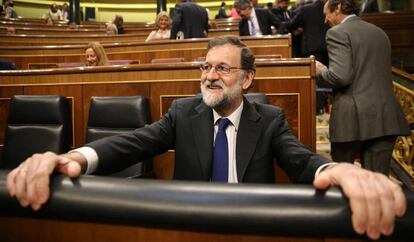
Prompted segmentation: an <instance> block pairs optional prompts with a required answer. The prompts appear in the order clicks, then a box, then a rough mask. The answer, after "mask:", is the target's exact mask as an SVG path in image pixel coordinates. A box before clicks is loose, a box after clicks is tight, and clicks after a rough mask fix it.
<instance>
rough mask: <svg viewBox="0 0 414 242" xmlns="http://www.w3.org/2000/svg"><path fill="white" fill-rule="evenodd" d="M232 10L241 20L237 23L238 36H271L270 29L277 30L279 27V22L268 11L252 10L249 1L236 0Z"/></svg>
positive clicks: (261, 9) (262, 9)
mask: <svg viewBox="0 0 414 242" xmlns="http://www.w3.org/2000/svg"><path fill="white" fill-rule="evenodd" d="M234 8H236V10H237V13H238V14H239V15H240V17H241V18H242V19H241V20H240V22H239V34H240V36H249V35H250V36H261V35H271V34H272V28H271V27H272V26H273V27H275V28H276V29H277V28H278V26H279V21H278V20H277V19H276V17H275V16H274V15H273V14H272V13H271V12H270V11H269V10H267V9H264V8H253V5H252V3H251V2H250V0H236V1H235V2H234Z"/></svg>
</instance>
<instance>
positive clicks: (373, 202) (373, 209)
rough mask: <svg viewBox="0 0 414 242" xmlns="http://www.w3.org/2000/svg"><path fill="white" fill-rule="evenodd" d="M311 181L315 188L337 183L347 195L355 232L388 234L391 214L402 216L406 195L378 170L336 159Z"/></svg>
mask: <svg viewBox="0 0 414 242" xmlns="http://www.w3.org/2000/svg"><path fill="white" fill-rule="evenodd" d="M313 185H314V186H315V187H316V188H318V189H326V188H328V187H329V186H339V187H341V188H342V190H343V192H344V194H345V195H346V196H347V197H348V199H349V204H350V207H351V210H352V225H353V227H354V230H355V231H356V232H357V233H358V234H364V233H366V234H367V236H368V237H369V238H371V239H378V238H379V237H380V236H381V234H383V235H390V234H392V232H393V230H394V222H395V217H400V216H403V215H404V213H405V211H406V199H405V195H404V193H403V192H402V189H401V187H400V186H398V185H397V184H395V183H394V182H393V181H391V180H390V179H389V178H388V177H386V176H384V175H383V174H380V173H375V172H371V171H368V170H365V169H362V168H359V167H357V166H354V165H351V164H349V163H339V164H336V165H333V166H332V167H330V168H327V169H325V170H323V171H322V172H321V173H320V174H319V176H318V177H316V178H315V180H314V182H313Z"/></svg>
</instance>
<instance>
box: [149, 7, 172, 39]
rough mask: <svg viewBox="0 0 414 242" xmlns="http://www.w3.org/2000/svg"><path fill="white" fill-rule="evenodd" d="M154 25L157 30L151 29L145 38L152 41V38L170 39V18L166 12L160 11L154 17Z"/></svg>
mask: <svg viewBox="0 0 414 242" xmlns="http://www.w3.org/2000/svg"><path fill="white" fill-rule="evenodd" d="M155 26H156V28H157V30H153V31H152V32H151V33H150V34H149V35H148V37H147V39H146V40H145V42H148V41H154V40H163V39H170V35H171V20H170V17H169V16H168V14H167V12H163V11H162V12H160V13H159V14H158V15H157V18H156V19H155Z"/></svg>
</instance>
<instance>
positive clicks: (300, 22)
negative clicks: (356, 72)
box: [278, 0, 329, 56]
mask: <svg viewBox="0 0 414 242" xmlns="http://www.w3.org/2000/svg"><path fill="white" fill-rule="evenodd" d="M299 27H301V28H303V29H304V32H303V39H302V41H303V43H302V44H303V46H302V52H303V53H304V54H305V55H306V56H308V55H311V54H313V52H326V41H325V36H326V31H327V30H328V28H329V26H328V25H327V24H325V15H324V14H323V1H321V0H318V1H315V2H314V3H311V4H306V5H304V6H302V7H301V8H300V9H298V10H297V11H296V15H295V16H294V17H293V18H292V19H291V20H290V21H288V22H285V23H284V24H283V26H282V27H281V28H279V29H278V33H279V34H284V33H287V32H292V31H293V30H295V29H297V28H299Z"/></svg>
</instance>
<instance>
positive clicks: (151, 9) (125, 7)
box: [14, 0, 265, 22]
mask: <svg viewBox="0 0 414 242" xmlns="http://www.w3.org/2000/svg"><path fill="white" fill-rule="evenodd" d="M14 2H15V7H14V8H15V10H16V12H17V13H18V15H19V16H21V17H24V18H40V17H42V15H44V14H45V13H46V12H47V11H48V9H49V6H50V5H51V4H52V3H53V2H56V3H58V4H59V5H60V4H62V3H64V2H65V1H47V0H15V1H14ZM66 2H67V1H66ZM97 2H98V3H97ZM112 2H117V1H116V0H113V1H112ZM125 2H126V1H125ZM130 2H131V3H123V4H118V3H99V0H97V1H94V3H91V2H81V3H80V5H81V8H82V9H84V8H85V7H94V8H95V11H96V12H95V13H96V21H100V22H106V21H109V20H112V18H113V16H115V14H120V15H122V16H123V17H124V21H126V22H128V21H132V22H151V21H154V19H155V12H156V3H155V1H150V2H152V3H148V1H145V2H147V3H142V1H139V0H131V1H130ZM167 2H168V4H167V9H169V8H172V7H174V5H175V1H170V0H168V1H167ZM198 2H199V3H200V5H202V6H204V7H206V8H208V9H209V16H210V18H213V19H214V16H215V15H216V14H217V11H218V8H219V6H220V3H221V1H207V0H204V1H198ZM225 2H226V4H227V9H228V12H230V9H231V5H232V3H233V1H225ZM259 2H260V3H262V2H263V3H264V4H265V1H259Z"/></svg>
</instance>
